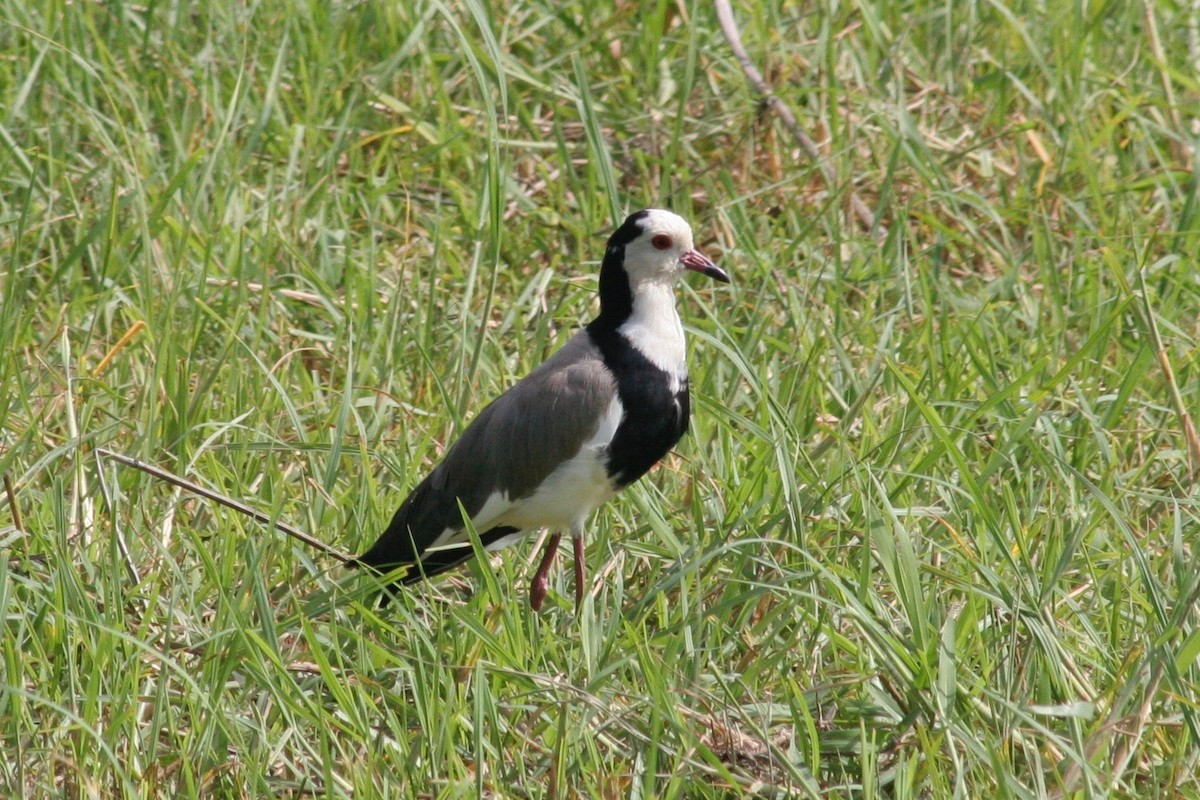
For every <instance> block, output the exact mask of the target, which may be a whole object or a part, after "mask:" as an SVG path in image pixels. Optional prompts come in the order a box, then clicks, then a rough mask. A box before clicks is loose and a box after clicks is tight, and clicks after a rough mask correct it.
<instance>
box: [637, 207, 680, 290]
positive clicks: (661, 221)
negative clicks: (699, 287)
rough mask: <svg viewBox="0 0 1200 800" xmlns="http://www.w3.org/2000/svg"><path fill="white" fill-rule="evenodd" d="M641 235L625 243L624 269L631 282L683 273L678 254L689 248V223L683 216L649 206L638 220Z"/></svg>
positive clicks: (675, 278) (674, 277)
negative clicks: (646, 211) (647, 210)
mask: <svg viewBox="0 0 1200 800" xmlns="http://www.w3.org/2000/svg"><path fill="white" fill-rule="evenodd" d="M641 226H642V235H641V236H639V237H637V238H636V239H634V240H633V241H632V242H630V243H629V244H627V245H625V273H626V274H627V275H628V276H629V280H630V281H631V282H633V283H634V284H637V283H641V282H643V281H653V280H667V281H671V282H674V281H676V280H678V278H679V276H680V275H682V274H683V271H684V265H683V264H682V263H680V261H679V259H680V257H681V256H682V255H683V254H684V253H687V252H689V251H691V250H692V248H693V245H692V227H691V226H690V225H688V224H687V222H685V221H684V219H683V217H681V216H679V215H678V214H673V213H671V212H670V211H663V210H662V209H658V208H652V209H650V210H649V212H648V213H647V215H646V216H645V217H643V218H642V220H641Z"/></svg>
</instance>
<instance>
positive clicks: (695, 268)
mask: <svg viewBox="0 0 1200 800" xmlns="http://www.w3.org/2000/svg"><path fill="white" fill-rule="evenodd" d="M679 263H680V264H683V266H684V267H686V268H687V269H690V270H691V271H692V272H702V273H704V274H705V275H707V276H708V277H710V278H713V279H714V280H718V281H720V282H721V283H729V276H728V275H727V274H726V273H725V270H723V269H721V268H720V267H718V266H717V265H716V264H714V263H713V262H712V259H710V258H709V257H708V256H706V255H702V254H701V253H700V252H698V251H696V250H688V251H687V252H686V253H684V254H683V255H681V256H680V257H679Z"/></svg>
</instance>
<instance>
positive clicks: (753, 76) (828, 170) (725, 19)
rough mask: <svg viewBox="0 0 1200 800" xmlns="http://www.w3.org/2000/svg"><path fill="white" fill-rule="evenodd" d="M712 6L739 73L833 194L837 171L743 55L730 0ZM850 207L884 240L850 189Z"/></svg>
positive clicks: (867, 228) (883, 230) (884, 233)
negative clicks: (786, 131) (743, 74)
mask: <svg viewBox="0 0 1200 800" xmlns="http://www.w3.org/2000/svg"><path fill="white" fill-rule="evenodd" d="M714 5H716V8H717V22H718V23H719V24H720V26H721V33H723V34H724V35H725V41H727V42H728V43H729V49H730V50H732V51H733V55H734V56H735V57H736V58H737V60H738V63H740V64H741V65H742V72H743V73H745V75H746V79H747V80H748V81H750V84H751V85H752V86H753V87H754V89H755V91H757V92H758V93H759V94H760V95H762V97H763V102H764V103H766V105H767V108H769V109H771V111H772V112H773V113H774V114H775V116H777V117H779V119H780V120H781V121H782V122H783V124H784V126H785V127H786V128H787V129H788V130H789V131H791V133H792V136H794V137H796V141H797V142H799V143H800V149H802V150H803V151H804V152H805V154H806V155H807V156H808V157H809V158H810V159H811V160H812V162H813V164H815V165H816V167H817V169H819V170H820V171H821V177H822V178H823V179H824V181H825V186H826V187H827V188H828V189H829V190H830V191H836V187H837V185H838V177H837V172H836V171H835V170H834V168H833V167H832V166H830V165H829V163H828V162H827V161H825V160H824V159H823V158H822V157H821V150H820V148H818V147H817V143H816V142H814V141H813V140H812V137H811V136H809V135H808V134H807V133H805V132H804V129H803V128H801V127H800V123H799V121H797V119H796V115H795V114H793V113H792V109H790V108H789V107H788V105H787V104H786V103H784V102H783V100H781V99H779V96H778V95H776V94H775V93H774V91H772V89H771V85H770V84H769V83H767V81H766V79H765V78H764V77H763V75H762V73H761V72H759V71H758V67H756V66H754V62H753V61H751V60H750V56H749V54H747V53H746V48H745V47H744V46H743V45H742V35H741V33H740V32H739V31H738V26H737V21H736V20H734V18H733V9H732V8H730V6H729V0H714ZM847 200H848V202H849V204H850V211H851V212H852V213H853V214H854V216H855V217H857V218H858V221H859V222H860V223H861V224H862V226H863V229H864V230H865V231H867V232H868V233H871V234H872V235H873V236H874V237H875V239H876V240H882V239H884V238H886V237H887V229H886V228H885V227H883V225H881V224H878V223H877V222H876V221H875V215H874V214H872V213H871V209H870V208H868V207H867V204H866V203H864V202H863V200H862V198H861V197H859V196H858V193H856V192H855V191H854V190H853V189H850V190H849V197H848V198H847Z"/></svg>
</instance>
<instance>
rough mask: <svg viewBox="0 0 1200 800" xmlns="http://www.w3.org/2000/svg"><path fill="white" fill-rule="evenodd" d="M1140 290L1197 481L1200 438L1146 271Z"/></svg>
mask: <svg viewBox="0 0 1200 800" xmlns="http://www.w3.org/2000/svg"><path fill="white" fill-rule="evenodd" d="M1138 288H1139V289H1141V297H1140V301H1141V304H1142V314H1143V316H1144V317H1145V318H1146V326H1147V327H1148V328H1149V333H1150V338H1151V339H1153V340H1154V354H1155V355H1156V356H1157V357H1158V366H1159V367H1160V368H1161V369H1162V371H1163V377H1164V378H1165V379H1166V381H1167V391H1168V392H1169V393H1170V395H1171V405H1173V406H1174V407H1175V416H1176V417H1178V418H1179V427H1181V428H1182V429H1183V440H1184V442H1185V443H1186V444H1187V452H1188V478H1189V481H1195V480H1196V476H1197V475H1198V474H1200V436H1197V435H1196V426H1195V424H1193V422H1192V415H1191V414H1190V413H1188V410H1187V405H1186V404H1185V403H1184V402H1183V395H1182V394H1180V392H1179V384H1178V383H1177V382H1176V381H1175V370H1173V369H1172V368H1171V359H1170V358H1169V357H1168V355H1167V347H1166V345H1164V344H1163V340H1162V335H1161V334H1159V332H1158V321H1157V319H1156V318H1155V315H1154V309H1153V308H1151V306H1150V294H1149V292H1148V291H1147V289H1146V271H1145V270H1139V271H1138Z"/></svg>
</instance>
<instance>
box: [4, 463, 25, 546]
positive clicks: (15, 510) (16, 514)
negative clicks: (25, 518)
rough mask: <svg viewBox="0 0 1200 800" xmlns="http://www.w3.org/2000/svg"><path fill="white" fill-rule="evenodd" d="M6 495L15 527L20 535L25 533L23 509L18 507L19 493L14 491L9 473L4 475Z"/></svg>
mask: <svg viewBox="0 0 1200 800" xmlns="http://www.w3.org/2000/svg"><path fill="white" fill-rule="evenodd" d="M4 493H5V494H6V495H8V507H9V509H10V510H11V511H12V518H13V527H14V528H16V529H17V531H18V532H19V533H24V532H25V526H24V525H23V524H21V507H20V506H18V505H17V493H16V490H14V489H13V485H12V478H10V477H8V473H7V472H6V473H4Z"/></svg>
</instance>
